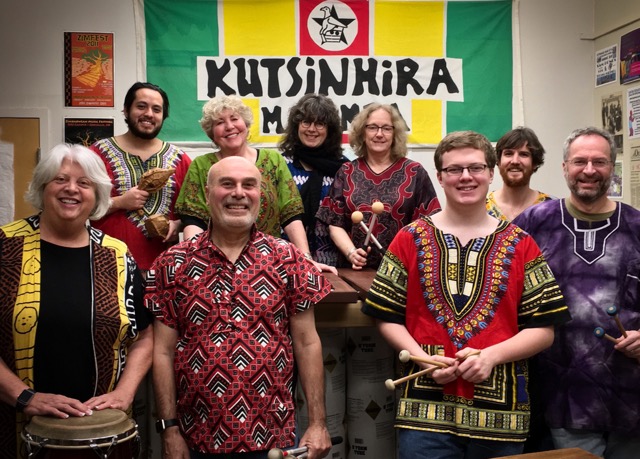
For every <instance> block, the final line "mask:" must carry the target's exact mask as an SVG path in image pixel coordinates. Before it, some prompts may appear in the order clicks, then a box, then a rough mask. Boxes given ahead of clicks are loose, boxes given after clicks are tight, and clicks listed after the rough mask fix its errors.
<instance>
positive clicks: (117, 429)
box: [22, 409, 137, 447]
mask: <svg viewBox="0 0 640 459" xmlns="http://www.w3.org/2000/svg"><path fill="white" fill-rule="evenodd" d="M136 433H137V429H136V424H135V422H134V421H133V420H132V419H130V418H129V417H128V416H127V414H126V413H124V412H123V411H120V410H112V409H107V410H100V411H98V410H94V412H93V414H92V415H91V416H83V417H75V416H70V417H68V418H67V419H60V418H52V417H49V416H33V418H31V421H29V423H28V424H27V425H26V426H25V428H24V432H23V435H22V436H23V438H24V440H25V441H26V442H28V443H37V444H44V446H45V447H46V446H48V445H75V446H77V447H81V445H83V444H84V443H86V444H87V447H88V444H89V443H91V442H93V443H101V442H100V441H99V440H100V439H102V438H104V439H108V443H111V441H112V439H113V437H116V438H117V439H118V441H122V440H126V439H129V438H131V437H132V436H134V435H136Z"/></svg>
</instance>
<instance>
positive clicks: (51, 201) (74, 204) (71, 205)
mask: <svg viewBox="0 0 640 459" xmlns="http://www.w3.org/2000/svg"><path fill="white" fill-rule="evenodd" d="M95 205H96V191H95V185H94V184H93V182H91V180H89V178H88V177H87V176H86V174H85V172H84V170H83V169H82V167H80V165H79V164H78V163H76V162H73V161H71V160H70V159H64V160H63V161H62V164H61V165H60V170H59V171H58V173H57V174H56V176H55V177H54V178H53V180H51V181H50V182H49V183H47V184H46V185H45V187H44V190H43V199H42V206H43V209H42V218H43V219H51V220H54V221H59V222H60V221H67V222H77V223H82V224H84V222H85V221H86V220H87V219H88V218H89V215H90V214H91V211H92V210H93V209H94V208H95Z"/></svg>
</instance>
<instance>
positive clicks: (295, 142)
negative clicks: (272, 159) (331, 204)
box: [279, 94, 347, 266]
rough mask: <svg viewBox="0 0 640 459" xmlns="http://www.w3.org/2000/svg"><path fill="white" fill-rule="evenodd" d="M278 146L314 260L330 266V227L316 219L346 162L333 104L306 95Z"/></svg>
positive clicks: (332, 249)
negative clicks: (294, 188)
mask: <svg viewBox="0 0 640 459" xmlns="http://www.w3.org/2000/svg"><path fill="white" fill-rule="evenodd" d="M279 147H280V148H281V149H282V154H283V156H284V157H285V160H286V162H287V165H288V166H289V170H290V171H291V175H292V176H293V181H294V182H295V183H296V185H297V186H298V190H299V191H300V196H301V197H302V202H303V204H304V213H305V215H304V219H303V223H304V227H305V230H306V233H307V240H308V241H309V249H310V250H311V254H312V256H313V259H314V260H316V261H318V262H321V263H325V264H328V265H331V266H335V265H336V263H337V251H336V248H335V246H334V245H333V242H332V241H331V237H330V236H329V231H328V227H327V226H326V225H325V224H323V223H321V222H318V221H317V220H316V218H315V215H316V212H317V211H318V208H319V207H320V201H321V200H322V199H323V198H324V197H325V196H326V195H327V193H328V192H329V188H330V187H331V184H332V183H333V178H334V176H335V175H336V172H338V169H340V166H342V164H343V163H344V162H346V161H347V159H346V158H345V157H344V156H343V154H342V126H341V122H340V115H339V114H338V109H337V108H336V106H335V104H334V103H333V101H332V100H331V99H330V98H329V97H327V96H325V95H323V94H306V95H304V96H303V97H302V98H301V99H300V100H299V101H298V102H297V103H296V104H295V105H294V106H293V107H291V109H290V110H289V117H288V119H287V127H286V130H285V133H284V136H283V137H282V140H281V141H280V144H279Z"/></svg>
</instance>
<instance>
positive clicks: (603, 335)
mask: <svg viewBox="0 0 640 459" xmlns="http://www.w3.org/2000/svg"><path fill="white" fill-rule="evenodd" d="M593 334H594V335H596V336H597V337H598V338H605V339H608V340H609V341H611V342H612V343H616V344H617V343H618V341H616V339H615V338H614V337H613V336H611V335H608V334H607V333H605V331H604V328H602V327H596V328H595V329H594V330H593Z"/></svg>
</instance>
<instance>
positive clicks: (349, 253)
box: [347, 247, 358, 260]
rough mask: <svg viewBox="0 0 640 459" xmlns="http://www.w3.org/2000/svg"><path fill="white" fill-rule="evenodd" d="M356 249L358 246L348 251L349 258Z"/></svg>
mask: <svg viewBox="0 0 640 459" xmlns="http://www.w3.org/2000/svg"><path fill="white" fill-rule="evenodd" d="M356 250H358V249H357V248H356V247H352V248H351V250H349V252H347V260H348V259H349V257H350V256H351V254H352V253H353V252H355V251H356Z"/></svg>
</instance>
